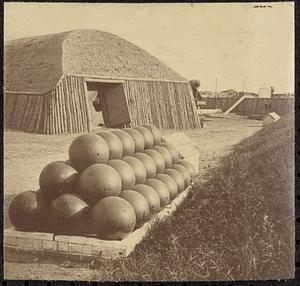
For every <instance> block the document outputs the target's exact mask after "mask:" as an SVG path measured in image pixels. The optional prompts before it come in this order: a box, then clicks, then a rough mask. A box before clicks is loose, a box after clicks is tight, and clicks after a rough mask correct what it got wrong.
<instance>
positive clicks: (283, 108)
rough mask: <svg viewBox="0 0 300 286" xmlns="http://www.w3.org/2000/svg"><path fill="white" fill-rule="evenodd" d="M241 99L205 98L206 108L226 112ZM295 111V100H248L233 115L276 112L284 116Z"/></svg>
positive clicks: (235, 109)
mask: <svg viewBox="0 0 300 286" xmlns="http://www.w3.org/2000/svg"><path fill="white" fill-rule="evenodd" d="M238 99H239V98H221V97H218V98H215V97H214V98H205V99H204V100H205V101H206V108H209V109H215V108H220V109H222V110H223V111H226V110H227V109H228V108H229V107H230V106H232V105H233V104H234V103H235V102H236V101H237V100H238ZM293 110H294V98H246V99H244V100H243V101H242V102H241V103H240V104H239V105H238V106H237V107H236V108H234V109H233V110H232V112H233V113H237V114H240V115H252V114H256V115H263V114H265V113H267V112H276V113H277V114H279V115H280V116H284V115H286V114H288V113H291V112H293Z"/></svg>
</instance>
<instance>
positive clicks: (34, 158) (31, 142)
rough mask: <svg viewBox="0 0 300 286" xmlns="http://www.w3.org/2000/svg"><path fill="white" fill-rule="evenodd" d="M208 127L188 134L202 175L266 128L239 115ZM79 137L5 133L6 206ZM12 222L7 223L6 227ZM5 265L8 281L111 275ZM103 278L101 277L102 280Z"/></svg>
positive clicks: (31, 263) (34, 263)
mask: <svg viewBox="0 0 300 286" xmlns="http://www.w3.org/2000/svg"><path fill="white" fill-rule="evenodd" d="M207 120H208V121H207V128H206V129H202V130H199V131H187V132H186V134H187V135H188V136H190V137H191V138H192V139H193V140H194V141H195V142H196V143H197V144H198V145H199V148H200V175H201V174H203V173H205V171H206V170H207V169H209V168H211V167H213V166H214V165H215V164H217V162H218V160H220V158H222V157H223V156H224V155H225V154H226V153H227V152H229V151H230V150H231V148H232V146H234V145H235V144H237V143H239V142H240V141H241V140H242V139H245V138H247V137H249V136H251V135H252V134H254V133H255V132H256V131H258V130H259V129H261V128H262V124H261V122H260V121H256V120H248V119H245V118H242V117H238V116H235V115H230V116H228V117H226V118H208V119H207ZM74 137H76V135H64V136H53V135H52V136H46V135H32V134H26V133H21V132H5V146H4V151H5V167H4V168H5V169H4V187H5V194H6V196H5V199H6V203H5V204H6V205H7V203H8V202H9V200H10V199H11V197H12V196H13V194H15V193H18V192H21V191H24V190H28V189H32V190H35V189H38V176H39V173H40V171H41V169H42V168H43V167H44V166H45V165H46V164H47V163H49V162H51V161H53V160H66V159H67V157H68V155H67V151H68V146H69V144H70V142H71V140H72V139H73V138H74ZM7 226H8V223H7V222H6V227H7ZM15 261H16V260H15V259H8V261H6V262H5V279H29V278H30V279H51V280H54V279H55V280H94V279H95V280H106V279H109V277H110V275H109V273H99V271H98V270H96V269H87V268H83V267H78V265H77V266H76V268H75V265H74V267H72V266H70V265H66V264H58V263H55V262H53V263H50V264H49V263H47V264H46V263H41V262H39V260H38V259H27V260H25V261H24V262H21V261H20V260H18V261H19V262H18V263H16V262H15ZM99 277H101V278H99Z"/></svg>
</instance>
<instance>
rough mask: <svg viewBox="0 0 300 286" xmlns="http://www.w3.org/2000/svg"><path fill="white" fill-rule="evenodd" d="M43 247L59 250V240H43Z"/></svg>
mask: <svg viewBox="0 0 300 286" xmlns="http://www.w3.org/2000/svg"><path fill="white" fill-rule="evenodd" d="M43 249H46V250H54V251H55V250H57V242H56V241H53V240H52V241H50V240H43Z"/></svg>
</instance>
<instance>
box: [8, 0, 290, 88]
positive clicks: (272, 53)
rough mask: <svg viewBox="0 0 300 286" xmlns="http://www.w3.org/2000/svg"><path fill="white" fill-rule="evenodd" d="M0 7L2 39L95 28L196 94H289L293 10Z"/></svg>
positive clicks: (247, 6) (281, 6)
mask: <svg viewBox="0 0 300 286" xmlns="http://www.w3.org/2000/svg"><path fill="white" fill-rule="evenodd" d="M255 5H256V4H255V3H234V4H228V3H226V4H219V3H218V4H217V3H213V4H212V3H199V4H195V3H194V4H113V3H107V4H100V3H97V4H94V3H4V13H5V14H4V39H5V40H9V39H16V38H22V37H29V36H35V35H42V34H49V33H58V32H62V31H68V30H74V29H98V30H103V31H107V32H111V33H114V34H117V35H119V36H121V37H123V38H125V39H127V40H129V41H131V42H133V43H135V44H137V45H138V46H140V47H142V48H144V49H146V50H147V51H148V52H150V53H152V54H153V55H155V56H157V57H158V58H159V59H160V60H162V61H164V62H165V63H166V64H167V65H169V66H170V67H172V68H173V69H175V70H176V71H177V72H178V73H180V74H182V75H183V76H184V77H186V78H187V79H200V81H201V89H202V90H212V91H215V89H216V78H217V79H218V80H217V81H218V85H217V89H218V91H221V90H225V89H230V88H233V89H236V90H242V85H243V81H244V82H245V85H246V89H247V90H248V91H254V92H257V90H258V88H259V87H270V86H274V87H275V93H277V92H294V3H293V2H286V3H284V2H282V3H280V2H278V3H260V4H258V5H266V6H271V7H272V8H269V7H267V8H254V6H255Z"/></svg>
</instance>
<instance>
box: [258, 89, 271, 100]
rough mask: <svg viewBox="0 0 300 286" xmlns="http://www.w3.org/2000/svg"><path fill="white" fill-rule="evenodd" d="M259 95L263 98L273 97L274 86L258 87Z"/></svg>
mask: <svg viewBox="0 0 300 286" xmlns="http://www.w3.org/2000/svg"><path fill="white" fill-rule="evenodd" d="M258 97H261V98H271V97H272V88H271V87H267V88H265V87H262V88H259V89H258Z"/></svg>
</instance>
